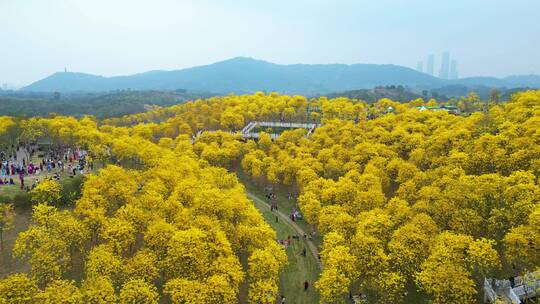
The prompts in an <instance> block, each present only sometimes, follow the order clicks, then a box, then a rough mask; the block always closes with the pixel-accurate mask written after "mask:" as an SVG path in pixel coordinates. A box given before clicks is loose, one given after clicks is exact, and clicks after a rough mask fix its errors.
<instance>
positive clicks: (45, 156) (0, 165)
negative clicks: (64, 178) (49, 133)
mask: <svg viewBox="0 0 540 304" xmlns="http://www.w3.org/2000/svg"><path fill="white" fill-rule="evenodd" d="M8 151H9V152H5V151H1V152H0V185H16V184H17V183H16V182H15V180H16V179H18V180H19V183H18V185H19V186H20V188H21V189H22V190H26V191H30V190H31V189H33V188H35V187H36V186H37V185H38V184H39V177H41V176H43V175H47V176H48V178H49V177H50V178H53V179H55V180H60V174H61V173H63V172H65V171H66V170H67V172H68V174H69V176H70V177H74V176H75V175H77V174H78V173H79V174H84V170H85V168H87V167H88V169H89V170H93V162H92V161H91V159H90V157H89V156H88V153H87V152H86V151H85V150H82V149H71V148H68V149H62V150H59V151H57V150H54V149H48V150H47V151H46V152H44V151H42V150H41V149H40V148H39V147H38V146H37V145H19V146H17V147H15V146H12V147H11V149H8ZM36 154H37V155H36ZM36 156H37V157H36ZM36 158H37V160H36ZM66 164H67V166H66ZM51 174H52V176H51ZM27 178H31V179H32V183H31V186H30V185H28V184H25V181H26V179H27Z"/></svg>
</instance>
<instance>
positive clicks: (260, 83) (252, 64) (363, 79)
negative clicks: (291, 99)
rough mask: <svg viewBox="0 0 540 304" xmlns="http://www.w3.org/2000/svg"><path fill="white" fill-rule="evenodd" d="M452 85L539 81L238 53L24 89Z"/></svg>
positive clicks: (63, 77)
mask: <svg viewBox="0 0 540 304" xmlns="http://www.w3.org/2000/svg"><path fill="white" fill-rule="evenodd" d="M451 84H462V85H489V86H496V87H503V86H509V87H519V86H538V87H540V77H539V76H536V75H516V76H509V77H506V78H503V79H500V78H494V77H470V78H462V79H457V80H443V79H440V78H437V77H434V76H431V75H428V74H424V73H421V72H418V71H415V70H413V69H410V68H407V67H403V66H399V65H393V64H362V63H356V64H339V63H335V64H287V65H284V64H275V63H271V62H268V61H264V60H259V59H254V58H250V57H234V58H231V59H227V60H224V61H219V62H215V63H212V64H208V65H201V66H195V67H190V68H185V69H179V70H152V71H147V72H142V73H137V74H133V75H124V76H113V77H104V76H99V75H92V74H87V73H74V72H57V73H54V74H52V75H50V76H49V77H46V78H44V79H41V80H38V81H36V82H34V83H32V84H30V85H28V86H26V87H24V88H22V89H21V90H22V91H34V92H54V91H59V92H77V91H82V92H103V91H114V90H123V89H133V90H177V89H186V90H190V91H200V92H215V93H221V94H228V93H240V94H241V93H252V92H255V91H278V92H281V93H287V94H305V95H310V94H325V93H331V92H337V91H346V90H355V89H367V88H373V87H376V86H381V85H382V86H384V85H403V86H407V87H412V88H418V89H419V88H422V89H425V88H427V89H429V88H437V87H441V86H445V85H451Z"/></svg>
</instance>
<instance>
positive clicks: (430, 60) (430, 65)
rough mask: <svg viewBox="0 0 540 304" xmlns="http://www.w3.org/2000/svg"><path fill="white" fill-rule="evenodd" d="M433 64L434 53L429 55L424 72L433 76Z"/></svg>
mask: <svg viewBox="0 0 540 304" xmlns="http://www.w3.org/2000/svg"><path fill="white" fill-rule="evenodd" d="M434 66H435V55H433V54H432V55H429V56H428V61H427V67H426V73H428V74H429V75H431V76H433V75H434V74H435V72H434V68H433V67H434Z"/></svg>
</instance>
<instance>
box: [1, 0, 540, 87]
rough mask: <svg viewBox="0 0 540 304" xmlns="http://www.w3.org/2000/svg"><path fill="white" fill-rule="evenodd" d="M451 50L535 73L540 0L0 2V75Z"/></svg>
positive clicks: (406, 58) (371, 59) (18, 79)
mask: <svg viewBox="0 0 540 304" xmlns="http://www.w3.org/2000/svg"><path fill="white" fill-rule="evenodd" d="M445 50H448V51H450V53H451V57H453V58H454V59H457V60H458V70H459V72H460V77H462V76H480V75H481V76H497V77H502V76H507V75H512V74H530V73H532V72H534V73H540V0H512V1H510V0H437V1H433V0H355V1H353V0H350V1H346V0H328V1H319V0H267V1H263V0H231V1H226V0H219V1H218V0H192V1H187V0H186V1H184V0H0V84H2V83H9V84H12V85H17V86H22V85H27V84H29V83H31V82H33V81H35V80H38V79H41V78H44V77H46V76H48V75H50V74H52V73H54V72H57V71H62V70H63V69H64V67H67V69H68V71H74V72H85V73H91V74H97V75H103V76H113V75H127V74H133V73H140V72H145V71H148V70H174V69H180V68H185V67H192V66H197V65H203V64H210V63H212V62H216V61H220V60H224V59H228V58H231V57H236V56H247V57H254V58H257V59H262V60H266V61H271V62H275V63H281V64H291V63H347V64H350V63H380V64H383V63H391V64H399V65H404V66H408V67H411V68H415V67H416V63H417V61H419V60H425V58H426V57H427V55H429V54H431V53H434V54H436V68H435V70H436V71H438V69H439V62H440V54H441V53H442V52H443V51H445Z"/></svg>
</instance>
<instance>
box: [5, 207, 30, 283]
mask: <svg viewBox="0 0 540 304" xmlns="http://www.w3.org/2000/svg"><path fill="white" fill-rule="evenodd" d="M31 216H32V211H31V210H29V209H15V218H14V220H13V229H11V230H8V231H5V232H4V249H3V250H1V251H0V279H1V278H4V277H6V276H8V275H9V274H12V273H16V272H26V271H28V270H29V269H30V266H29V265H28V264H27V263H26V262H25V261H23V260H20V259H14V258H13V257H12V255H11V253H12V249H13V246H14V245H15V240H16V239H17V235H18V234H19V233H20V232H22V231H25V230H26V229H28V225H29V224H30V218H31Z"/></svg>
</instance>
